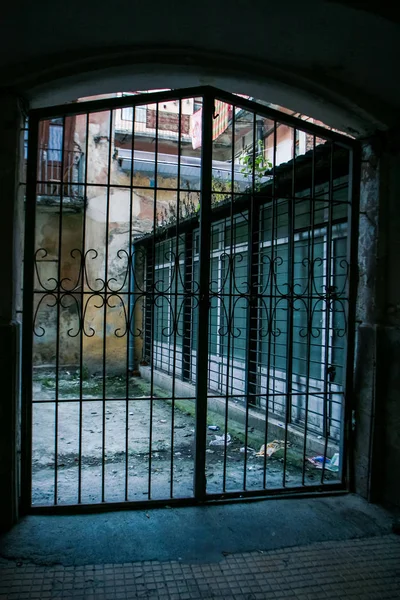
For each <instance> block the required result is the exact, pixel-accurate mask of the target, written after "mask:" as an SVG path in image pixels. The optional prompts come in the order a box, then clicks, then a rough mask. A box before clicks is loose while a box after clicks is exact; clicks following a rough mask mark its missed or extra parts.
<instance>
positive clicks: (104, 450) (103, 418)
mask: <svg viewBox="0 0 400 600" xmlns="http://www.w3.org/2000/svg"><path fill="white" fill-rule="evenodd" d="M112 137H113V112H112V110H110V129H109V137H108V139H109V148H108V170H107V196H106V198H107V199H106V235H105V252H104V311H103V319H104V321H103V398H102V400H103V407H102V408H103V412H102V460H101V501H102V502H105V462H106V456H105V454H106V398H107V383H106V382H107V379H106V372H107V301H108V290H109V284H108V250H109V248H108V242H109V227H110V186H111V156H112Z"/></svg>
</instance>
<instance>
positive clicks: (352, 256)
mask: <svg viewBox="0 0 400 600" xmlns="http://www.w3.org/2000/svg"><path fill="white" fill-rule="evenodd" d="M360 181H361V148H360V146H357V147H355V148H354V150H353V151H352V152H351V153H350V164H349V211H348V212H349V233H350V235H348V257H349V264H350V277H349V280H348V285H347V296H348V301H347V344H346V356H345V361H344V365H345V392H344V410H343V412H342V414H343V416H342V419H343V424H342V427H341V453H340V470H341V474H342V481H343V482H344V484H345V485H346V488H347V489H348V490H350V489H351V488H352V486H353V482H354V474H353V466H352V465H353V461H352V455H353V435H352V409H353V402H354V355H355V340H356V331H355V323H356V305H357V302H356V301H357V283H358V225H359V210H360ZM325 485H326V484H325Z"/></svg>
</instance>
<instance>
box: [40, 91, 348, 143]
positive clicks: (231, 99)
mask: <svg viewBox="0 0 400 600" xmlns="http://www.w3.org/2000/svg"><path fill="white" fill-rule="evenodd" d="M203 95H209V96H210V95H211V96H215V98H216V99H218V100H221V101H223V102H226V103H227V104H232V105H236V106H237V107H238V108H242V109H243V110H246V111H249V112H255V111H257V113H258V114H260V115H261V116H263V117H267V118H269V119H271V120H277V121H279V123H282V124H284V125H288V126H289V127H294V128H298V129H301V130H302V131H305V132H306V133H310V134H311V135H315V136H317V137H320V138H323V139H326V140H333V141H336V142H337V143H340V144H341V145H343V146H344V147H346V148H353V147H355V146H357V143H358V142H357V141H356V140H354V139H352V138H350V137H348V136H346V135H342V134H340V133H337V132H335V131H331V130H330V129H326V128H324V127H321V126H319V125H314V124H313V123H310V122H308V121H303V120H301V119H299V118H298V117H293V116H291V115H288V114H286V113H284V112H280V111H278V110H275V109H273V108H269V107H268V106H263V105H255V102H254V101H253V100H246V99H245V98H242V97H240V96H237V95H235V94H231V93H229V92H225V91H223V90H220V89H218V88H215V87H212V86H200V87H191V88H185V89H179V90H170V91H164V92H154V93H151V94H138V95H136V96H123V97H118V98H105V99H102V100H88V101H85V102H78V103H71V104H61V105H57V106H50V107H46V108H36V109H33V110H31V111H30V113H29V114H30V115H32V117H35V118H37V119H48V118H51V117H62V116H66V115H77V114H82V113H86V112H89V111H90V112H101V111H103V110H110V109H116V108H125V107H131V106H137V105H145V104H156V103H158V102H166V101H167V102H168V101H173V100H180V99H184V98H189V97H200V96H203Z"/></svg>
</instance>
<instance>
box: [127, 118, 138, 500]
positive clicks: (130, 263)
mask: <svg viewBox="0 0 400 600" xmlns="http://www.w3.org/2000/svg"><path fill="white" fill-rule="evenodd" d="M135 113H136V110H135V107H133V109H132V139H131V177H130V192H129V247H128V268H129V273H128V323H129V326H128V331H127V336H126V337H127V340H126V365H125V369H126V373H125V377H126V400H125V502H127V501H128V497H129V492H128V486H129V359H130V343H131V336H133V331H131V327H132V315H133V313H132V310H131V296H132V271H133V270H134V269H135V264H134V262H133V261H134V254H133V246H132V219H133V168H134V162H133V161H134V149H135ZM133 310H134V309H133Z"/></svg>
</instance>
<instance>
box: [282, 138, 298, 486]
mask: <svg viewBox="0 0 400 600" xmlns="http://www.w3.org/2000/svg"><path fill="white" fill-rule="evenodd" d="M296 136H297V129H293V166H292V197H291V198H289V199H288V308H287V310H288V315H287V332H286V403H285V447H284V449H283V482H282V485H283V487H285V486H286V463H287V442H288V425H289V421H290V415H291V410H292V388H293V311H294V220H295V210H294V207H295V200H294V196H295V189H296V188H295V169H296V167H295V165H296Z"/></svg>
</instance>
